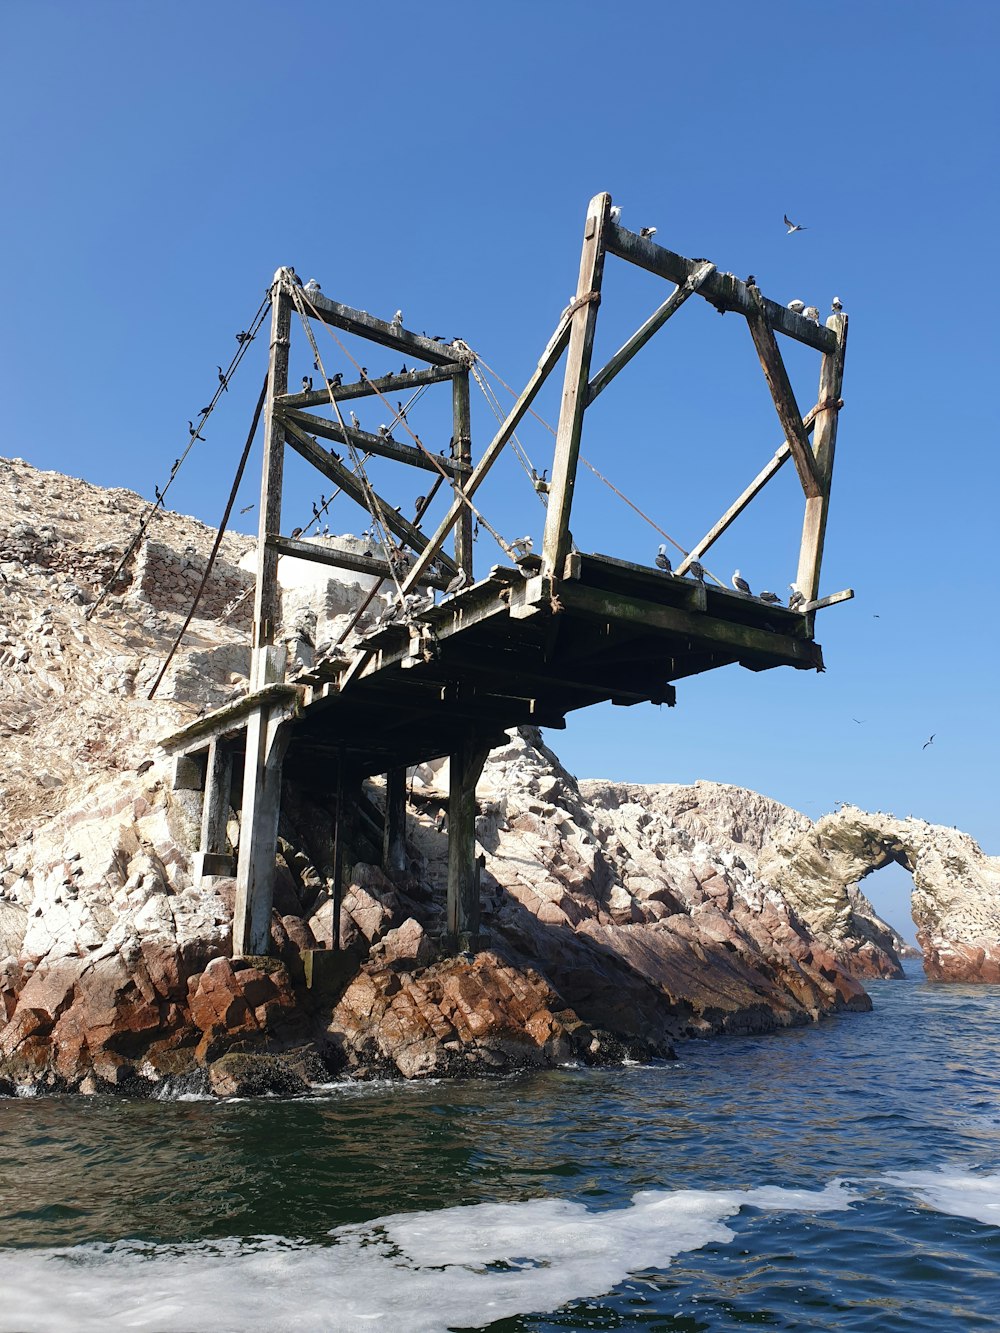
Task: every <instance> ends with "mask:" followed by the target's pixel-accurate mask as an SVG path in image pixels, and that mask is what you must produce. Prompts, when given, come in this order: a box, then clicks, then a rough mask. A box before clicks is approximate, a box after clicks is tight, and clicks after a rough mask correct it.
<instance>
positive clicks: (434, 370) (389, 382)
mask: <svg viewBox="0 0 1000 1333" xmlns="http://www.w3.org/2000/svg"><path fill="white" fill-rule="evenodd" d="M464 373H465V367H464V366H460V365H449V366H432V367H431V368H430V369H429V370H408V371H407V372H406V374H405V375H404V374H402V373H400V374H398V375H378V376H375V377H374V378H371V377H369V376H367V375H366V376H365V378H364V379H361V380H354V381H353V382H352V383H350V384H338V385H337V386H336V387H335V388H333V389H326V388H323V389H310V390H309V392H308V393H286V394H284V395H283V396H282V397H281V398H280V399H279V400H278V405H279V406H280V407H297V408H300V409H305V408H309V407H325V406H326V404H327V403H329V401H330V394H331V393H332V394H333V396H334V398H335V399H336V400H337V402H338V403H342V402H346V401H347V400H348V399H351V398H366V397H368V395H370V394H386V395H388V394H390V393H406V391H407V390H408V389H419V388H420V387H421V386H422V385H424V384H440V383H441V381H442V380H450V379H451V378H452V376H453V375H462V374H464Z"/></svg>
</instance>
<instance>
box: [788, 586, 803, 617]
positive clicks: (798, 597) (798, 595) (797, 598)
mask: <svg viewBox="0 0 1000 1333" xmlns="http://www.w3.org/2000/svg"><path fill="white" fill-rule="evenodd" d="M788 586H789V588H791V590H792V595H791V597H789V599H788V609H789V610H790V611H799V610H801V609H802V607H804V606H805V604H806V599H805V594H804V593H803V592H802V591H801V590H800V589H799V588H797V587H796V586H795V584H794V583H790V584H789V585H788Z"/></svg>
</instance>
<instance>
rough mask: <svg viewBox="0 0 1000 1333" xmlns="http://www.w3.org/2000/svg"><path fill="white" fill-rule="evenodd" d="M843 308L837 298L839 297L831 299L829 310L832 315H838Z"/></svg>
mask: <svg viewBox="0 0 1000 1333" xmlns="http://www.w3.org/2000/svg"><path fill="white" fill-rule="evenodd" d="M843 308H844V306H843V303H842V302H841V299H840V297H839V296H835V297H834V298H833V301H832V303H831V305H830V309H831V310H832V311H833V313H834V314H835V315H839V314H840V312H841V311H842V310H843Z"/></svg>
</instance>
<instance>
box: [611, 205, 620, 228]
mask: <svg viewBox="0 0 1000 1333" xmlns="http://www.w3.org/2000/svg"><path fill="white" fill-rule="evenodd" d="M608 216H609V217H610V219H611V221H612V222H613V223H614V224H615V226H617V225H618V223H619V222H621V220H622V210H621V208H620V207H619V205H618V204H615V205H614V207H613V208H612V209H611V212H610V213H609V214H608Z"/></svg>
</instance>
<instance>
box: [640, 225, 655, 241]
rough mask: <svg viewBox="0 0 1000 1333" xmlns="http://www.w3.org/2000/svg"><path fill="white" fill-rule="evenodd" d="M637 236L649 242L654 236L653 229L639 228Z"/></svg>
mask: <svg viewBox="0 0 1000 1333" xmlns="http://www.w3.org/2000/svg"><path fill="white" fill-rule="evenodd" d="M639 235H640V236H641V237H642V238H643V239H644V240H646V241H651V240H652V239H653V237H654V236H655V235H656V228H655V227H640V228H639Z"/></svg>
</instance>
